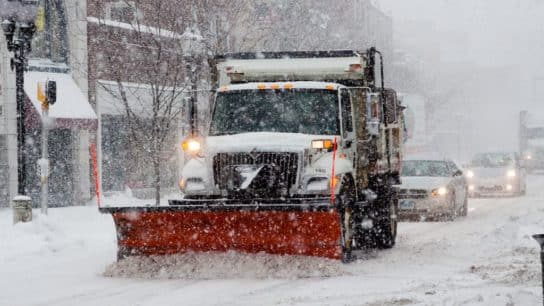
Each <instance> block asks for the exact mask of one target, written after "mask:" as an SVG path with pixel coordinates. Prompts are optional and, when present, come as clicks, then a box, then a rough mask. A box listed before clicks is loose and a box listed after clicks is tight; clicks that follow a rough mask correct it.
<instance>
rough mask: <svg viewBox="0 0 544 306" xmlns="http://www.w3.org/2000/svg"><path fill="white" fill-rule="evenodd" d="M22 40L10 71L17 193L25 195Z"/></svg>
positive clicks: (24, 58) (23, 49)
mask: <svg viewBox="0 0 544 306" xmlns="http://www.w3.org/2000/svg"><path fill="white" fill-rule="evenodd" d="M24 44H25V42H24V41H23V39H21V38H18V39H17V40H16V41H15V43H14V50H13V51H14V57H13V59H12V69H13V66H15V87H16V92H17V93H16V100H17V178H18V186H17V193H18V194H19V195H22V196H25V195H26V163H25V155H26V154H25V138H26V129H25V118H26V113H25V107H24V105H25V89H24V88H25V75H24V73H25V65H26V54H25V53H26V52H25V51H26V50H25V49H26V48H25V47H24Z"/></svg>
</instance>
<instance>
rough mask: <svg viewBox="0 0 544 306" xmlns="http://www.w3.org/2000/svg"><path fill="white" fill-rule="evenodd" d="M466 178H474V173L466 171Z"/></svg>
mask: <svg viewBox="0 0 544 306" xmlns="http://www.w3.org/2000/svg"><path fill="white" fill-rule="evenodd" d="M467 177H468V178H473V177H474V171H472V170H467Z"/></svg>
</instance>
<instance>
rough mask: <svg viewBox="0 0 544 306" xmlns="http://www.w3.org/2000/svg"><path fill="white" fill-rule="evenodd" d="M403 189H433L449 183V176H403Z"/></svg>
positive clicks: (401, 186)
mask: <svg viewBox="0 0 544 306" xmlns="http://www.w3.org/2000/svg"><path fill="white" fill-rule="evenodd" d="M401 181H402V184H401V185H400V188H401V189H424V190H429V191H431V190H433V189H435V188H439V187H442V186H446V185H448V183H449V181H450V178H449V177H437V176H403V177H402V178H401Z"/></svg>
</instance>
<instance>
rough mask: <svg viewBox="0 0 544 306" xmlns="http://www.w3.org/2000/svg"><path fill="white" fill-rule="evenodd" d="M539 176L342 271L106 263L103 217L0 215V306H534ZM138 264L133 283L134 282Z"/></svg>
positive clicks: (270, 264) (336, 267) (80, 211)
mask: <svg viewBox="0 0 544 306" xmlns="http://www.w3.org/2000/svg"><path fill="white" fill-rule="evenodd" d="M543 216H544V177H538V176H533V177H530V178H529V190H528V195H527V196H526V197H523V198H504V199H477V200H471V201H470V202H469V217H467V218H461V219H458V220H457V221H456V222H447V223H403V224H401V225H400V228H399V233H400V237H399V240H398V244H397V246H396V247H395V248H394V249H392V250H387V251H381V252H376V253H372V254H364V255H363V258H362V259H360V260H358V261H357V262H354V263H352V264H349V265H342V264H340V263H338V262H334V261H328V260H321V259H307V258H299V257H288V258H278V257H273V256H265V255H259V256H256V257H249V256H245V255H239V254H226V255H187V256H184V257H180V258H177V259H172V260H171V263H172V262H174V261H175V264H172V269H169V270H160V269H158V268H157V264H156V263H154V262H153V261H152V260H148V261H138V262H130V264H132V265H129V263H127V264H124V265H112V263H113V261H114V257H115V230H114V227H113V222H112V220H111V217H110V216H108V215H100V214H99V213H98V212H97V210H96V208H94V207H74V208H64V209H52V210H50V215H49V216H48V217H41V216H40V215H39V213H38V212H37V211H36V212H35V221H34V222H32V223H29V224H18V225H16V226H12V225H11V212H10V211H9V210H2V211H0V288H1V289H0V305H75V304H77V305H97V304H100V305H234V304H236V305H263V304H266V305H270V304H273V305H278V304H279V305H283V304H288V305H291V304H296V305H437V304H439V305H540V303H541V302H542V298H541V287H540V262H539V257H538V256H539V253H538V251H539V250H538V247H537V245H536V242H534V241H533V240H532V238H530V235H531V234H534V233H539V232H544V218H543ZM135 264H141V265H142V266H141V267H139V269H137V270H139V271H142V272H140V274H136V275H135V274H134V271H135V266H134V265H135Z"/></svg>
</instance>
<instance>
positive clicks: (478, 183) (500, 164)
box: [465, 152, 527, 197]
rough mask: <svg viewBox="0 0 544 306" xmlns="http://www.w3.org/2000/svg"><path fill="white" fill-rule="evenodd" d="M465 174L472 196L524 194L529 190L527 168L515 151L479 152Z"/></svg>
mask: <svg viewBox="0 0 544 306" xmlns="http://www.w3.org/2000/svg"><path fill="white" fill-rule="evenodd" d="M465 175H466V177H467V181H468V190H469V195H470V196H471V197H478V196H498V195H524V194H525V192H526V190H527V184H526V169H525V168H524V167H523V165H522V163H521V161H520V159H519V156H518V154H517V153H513V152H488V153H480V154H477V155H475V156H474V158H473V159H472V161H471V162H470V165H468V167H467V170H466V173H465Z"/></svg>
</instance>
